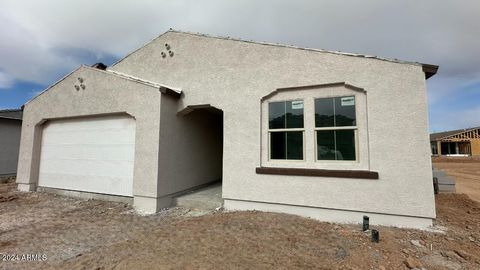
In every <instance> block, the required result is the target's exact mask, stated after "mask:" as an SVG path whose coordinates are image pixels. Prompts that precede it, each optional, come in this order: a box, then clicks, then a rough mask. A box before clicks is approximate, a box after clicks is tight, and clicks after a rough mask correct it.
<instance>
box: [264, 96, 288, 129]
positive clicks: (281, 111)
mask: <svg viewBox="0 0 480 270" xmlns="http://www.w3.org/2000/svg"><path fill="white" fill-rule="evenodd" d="M268 127H269V128H271V129H272V128H285V102H283V101H282V102H271V103H269V104H268Z"/></svg>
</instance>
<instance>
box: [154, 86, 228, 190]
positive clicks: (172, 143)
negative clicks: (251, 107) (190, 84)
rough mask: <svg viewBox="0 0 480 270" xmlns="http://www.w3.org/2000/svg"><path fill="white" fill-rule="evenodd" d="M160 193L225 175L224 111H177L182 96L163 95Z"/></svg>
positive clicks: (206, 181) (195, 184)
mask: <svg viewBox="0 0 480 270" xmlns="http://www.w3.org/2000/svg"><path fill="white" fill-rule="evenodd" d="M161 108H162V111H161V120H160V153H159V164H158V168H159V169H158V180H159V182H158V194H159V196H164V195H168V194H172V193H175V192H178V191H181V190H186V189H189V188H192V187H195V186H199V185H202V184H206V183H209V182H212V181H217V180H220V179H221V178H222V144H223V141H222V120H223V119H222V115H221V114H213V113H211V112H208V111H206V110H204V109H200V110H194V111H192V112H191V113H189V114H186V115H179V114H177V110H178V99H175V98H172V97H170V96H167V95H163V96H162V104H161Z"/></svg>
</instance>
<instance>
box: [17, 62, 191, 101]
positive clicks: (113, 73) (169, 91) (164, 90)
mask: <svg viewBox="0 0 480 270" xmlns="http://www.w3.org/2000/svg"><path fill="white" fill-rule="evenodd" d="M95 65H97V64H95ZM82 68H83V69H88V70H92V71H96V72H102V73H104V74H107V75H111V76H117V77H120V78H123V79H126V80H129V81H132V82H135V83H140V84H143V85H147V86H151V87H153V88H157V89H158V90H159V91H160V92H161V93H163V94H168V95H172V96H174V97H177V98H179V97H180V96H181V95H182V90H181V89H179V88H173V87H170V86H166V85H163V84H160V83H157V82H152V81H148V80H144V79H140V78H137V77H134V76H130V75H127V74H123V73H120V72H117V71H113V70H103V69H99V68H96V67H89V66H85V65H81V66H79V67H78V68H76V69H74V70H73V71H72V72H70V73H68V74H67V75H65V76H64V77H63V78H61V79H60V80H58V81H56V82H55V83H54V84H52V85H50V86H49V87H47V88H46V89H45V90H43V91H41V92H40V93H38V94H37V95H36V96H34V97H33V98H32V99H30V100H29V101H27V102H25V104H23V106H25V105H27V104H28V103H30V102H31V101H33V100H34V99H36V98H37V97H39V96H40V95H42V94H43V93H45V92H47V91H48V90H50V89H51V88H52V87H54V86H55V85H57V84H59V83H60V82H61V81H63V80H65V79H66V78H67V77H69V76H70V75H72V74H73V73H75V72H76V71H77V70H80V69H82Z"/></svg>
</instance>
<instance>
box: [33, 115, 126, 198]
mask: <svg viewBox="0 0 480 270" xmlns="http://www.w3.org/2000/svg"><path fill="white" fill-rule="evenodd" d="M134 151H135V120H134V119H133V118H131V117H127V116H107V117H95V118H79V119H73V120H72V119H70V120H55V121H51V122H47V123H46V125H45V127H44V129H43V134H42V148H41V156H40V174H39V179H38V185H39V186H42V187H50V188H59V189H67V190H78V191H87V192H95V193H104V194H113V195H122V196H132V186H133V161H134Z"/></svg>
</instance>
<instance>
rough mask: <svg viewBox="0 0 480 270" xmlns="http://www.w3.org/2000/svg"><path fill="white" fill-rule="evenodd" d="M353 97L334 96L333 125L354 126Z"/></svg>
mask: <svg viewBox="0 0 480 270" xmlns="http://www.w3.org/2000/svg"><path fill="white" fill-rule="evenodd" d="M355 120H356V119H355V97H354V96H350V97H337V98H335V126H337V127H341V126H355V125H356V121H355Z"/></svg>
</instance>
